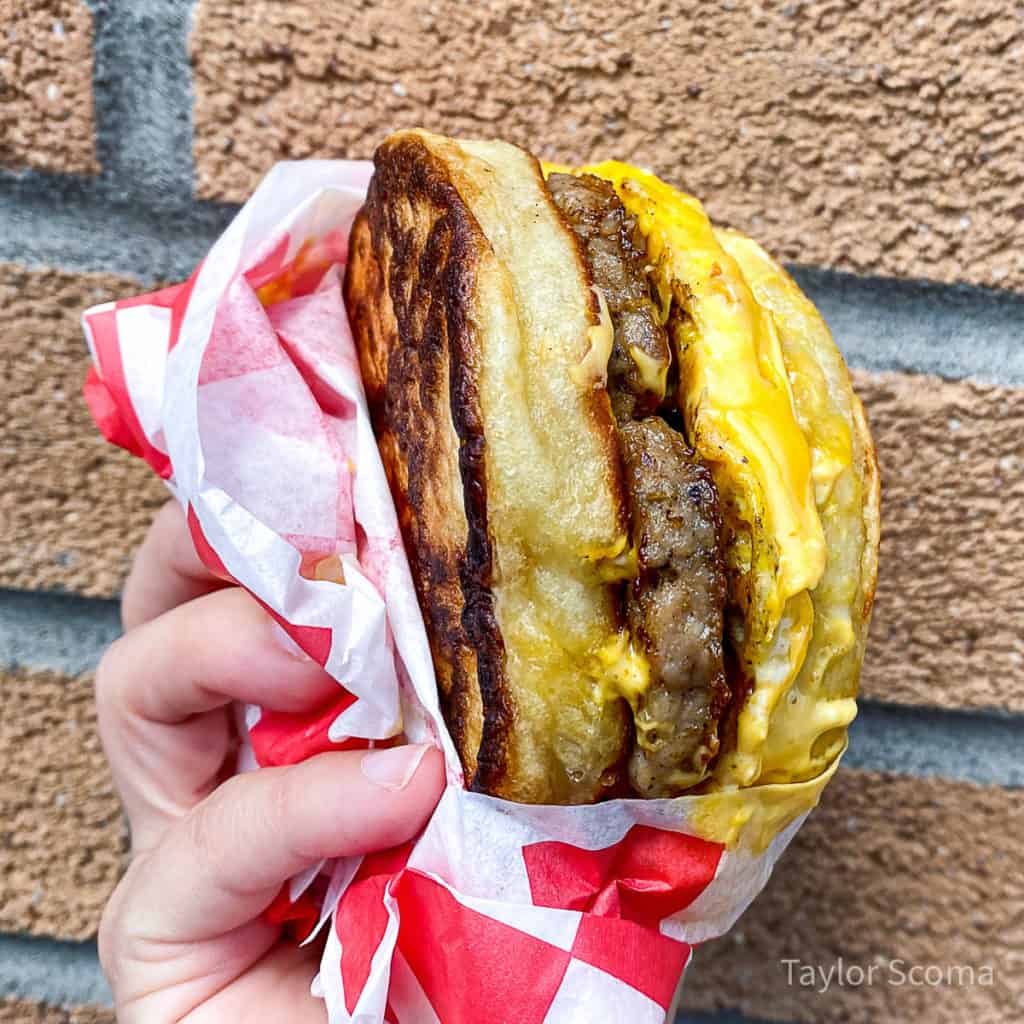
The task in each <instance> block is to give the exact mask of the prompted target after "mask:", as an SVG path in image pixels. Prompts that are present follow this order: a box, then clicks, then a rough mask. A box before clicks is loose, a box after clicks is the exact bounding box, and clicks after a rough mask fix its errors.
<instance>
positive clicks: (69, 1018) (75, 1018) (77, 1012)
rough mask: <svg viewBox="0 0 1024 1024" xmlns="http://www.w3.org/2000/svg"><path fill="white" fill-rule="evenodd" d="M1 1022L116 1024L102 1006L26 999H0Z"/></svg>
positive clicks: (112, 1012)
mask: <svg viewBox="0 0 1024 1024" xmlns="http://www.w3.org/2000/svg"><path fill="white" fill-rule="evenodd" d="M0 1024H116V1022H115V1020H114V1011H113V1010H110V1009H107V1008H106V1007H102V1006H70V1007H62V1006H47V1005H46V1004H44V1003H33V1002H29V1001H28V1000H24V999H2V1000H0Z"/></svg>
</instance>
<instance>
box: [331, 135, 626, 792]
mask: <svg viewBox="0 0 1024 1024" xmlns="http://www.w3.org/2000/svg"><path fill="white" fill-rule="evenodd" d="M375 166H376V171H375V174H374V177H373V181H372V183H371V185H370V190H369V194H368V196H367V200H366V205H365V207H364V208H363V210H362V212H361V213H360V215H359V217H358V219H357V220H356V223H355V225H354V227H353V231H352V236H351V241H350V256H349V260H350V262H349V266H348V270H347V275H346V281H345V297H346V303H347V306H348V309H349V314H350V319H351V321H352V325H353V330H354V332H355V337H356V344H357V347H358V349H359V353H360V360H361V365H362V374H363V381H364V385H365V387H366V393H367V398H368V400H369V405H370V409H371V412H372V415H373V420H374V428H375V431H376V433H377V437H378V442H379V445H380V450H381V454H382V457H383V460H384V465H385V468H386V470H387V473H388V476H389V479H390V483H391V487H392V490H393V493H394V495H395V500H396V504H397V506H398V513H399V518H400V522H401V525H402V531H403V536H404V538H405V542H406V547H407V550H408V553H409V557H410V561H411V564H412V570H413V576H414V578H415V581H416V585H417V588H418V592H419V599H420V605H421V608H422V610H423V613H424V616H425V619H426V624H427V633H428V635H429V638H430V642H431V645H432V653H433V657H434V663H435V666H436V670H437V676H438V683H439V687H440V691H441V698H442V703H443V710H444V713H445V718H446V721H447V723H448V726H449V729H450V731H451V733H452V736H453V738H454V741H455V744H456V746H457V748H458V751H459V754H460V756H461V758H462V763H463V767H464V770H465V773H466V778H467V782H468V783H469V784H470V785H472V786H473V787H474V788H477V789H481V790H484V791H486V792H488V793H491V794H494V795H497V796H502V797H506V798H509V799H512V800H518V801H525V802H545V803H577V802H586V801H591V800H595V799H597V798H599V797H600V796H601V795H602V794H604V793H606V792H610V791H614V790H615V788H616V787H617V786H618V784H619V780H620V778H621V776H622V771H623V765H624V760H625V757H626V754H627V744H628V742H629V731H628V727H627V714H628V709H627V707H626V706H625V705H624V703H623V702H622V701H621V700H619V699H607V698H606V697H604V696H602V694H601V693H600V692H599V691H598V690H597V689H596V688H595V685H594V680H593V678H591V677H590V676H588V674H587V673H586V672H585V671H581V665H582V664H584V663H585V662H586V661H587V660H588V659H589V658H591V657H592V656H593V652H594V651H595V650H597V649H599V648H601V646H602V645H603V644H605V643H606V641H607V640H608V638H609V637H612V636H614V635H615V634H616V632H617V631H618V628H619V624H618V622H617V621H616V615H617V612H616V608H615V605H614V601H613V600H612V594H611V591H610V589H609V587H608V585H607V583H606V582H605V580H604V579H602V576H601V572H600V567H599V565H598V564H597V562H595V561H593V560H588V559H587V558H585V557H581V553H585V552H598V553H600V552H605V551H612V550H614V549H615V548H616V546H617V545H618V547H619V548H620V549H621V547H622V541H623V537H624V535H625V533H626V529H627V524H626V517H625V512H624V502H623V494H622V485H621V479H620V469H619V461H618V452H617V449H616V447H615V436H614V428H613V424H612V420H611V414H610V411H609V406H608V400H607V395H606V394H605V393H604V392H603V391H602V390H601V389H600V388H595V386H594V385H595V381H596V380H597V378H599V377H600V375H601V372H602V368H601V367H600V365H599V364H598V365H597V366H596V368H595V372H594V374H592V375H591V376H589V377H588V375H587V374H586V373H580V372H579V367H580V365H581V364H583V365H584V366H585V365H586V363H585V357H586V355H587V353H588V351H589V350H590V349H591V346H592V342H593V341H594V330H595V328H596V329H597V330H598V331H599V330H600V310H599V308H598V303H597V300H596V297H595V295H594V294H593V292H592V291H591V290H590V287H589V283H588V280H587V275H586V271H585V268H584V266H583V264H582V262H581V258H580V254H579V251H578V249H577V246H576V243H575V242H574V240H573V237H572V235H571V233H570V232H569V231H568V230H567V229H566V227H565V225H564V224H563V223H562V221H561V220H560V219H559V216H558V213H557V210H556V209H555V207H554V205H553V203H552V201H551V197H550V194H549V193H548V191H547V188H546V186H545V184H544V179H543V176H542V174H541V170H540V167H539V165H538V163H537V161H536V160H534V159H533V158H532V157H530V156H529V155H528V154H526V153H525V152H523V151H522V150H520V149H518V148H516V147H514V146H511V145H507V144H504V143H500V142H494V143H466V142H460V143H456V142H454V141H451V140H448V139H444V138H441V137H439V136H436V135H431V134H428V133H426V132H419V131H410V132H401V133H399V134H396V135H393V136H391V137H390V138H389V139H388V140H387V141H386V142H385V143H384V144H383V145H382V146H381V147H380V148H379V149H378V150H377V153H376V156H375ZM606 359H607V352H605V361H606Z"/></svg>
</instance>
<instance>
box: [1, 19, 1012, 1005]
mask: <svg viewBox="0 0 1024 1024" xmlns="http://www.w3.org/2000/svg"><path fill="white" fill-rule="evenodd" d="M0 25H2V26H3V28H2V29H0V165H2V166H3V168H5V169H3V170H0V353H2V358H3V362H4V366H5V372H4V373H3V375H2V377H0V470H2V474H3V480H4V482H5V486H4V487H3V488H2V490H0V552H2V555H3V557H2V559H0V677H2V686H3V695H4V700H3V710H4V714H3V716H0V762H2V763H3V765H4V772H3V777H2V779H0V1021H7V1020H10V1021H15V1020H19V1021H21V1020H31V1021H38V1022H44V1021H45V1022H51V1021H53V1022H58V1021H59V1022H79V1024H86V1022H99V1021H109V1020H110V1019H111V1016H110V1014H109V1011H107V1010H105V1009H104V1008H103V1007H104V1005H105V1004H106V1002H107V999H108V995H107V993H106V990H105V987H104V985H103V983H102V981H101V979H100V976H99V972H98V967H97V964H96V958H95V943H94V932H95V926H96V921H97V916H98V912H99V908H100V907H101V906H102V904H103V901H104V900H105V898H106V896H107V894H108V893H109V891H110V889H111V888H112V886H113V885H114V884H115V881H116V879H117V876H118V872H119V871H120V869H121V866H122V864H123V859H124V854H125V847H124V833H123V828H122V825H121V820H120V815H119V811H118V806H117V802H116V798H115V797H114V795H113V793H112V791H111V787H110V783H109V779H108V777H107V775H106V772H105V769H104V766H103V760H102V756H101V754H100V752H99V749H98V744H97V739H96V736H95V732H94V727H93V716H92V711H91V700H90V671H91V669H92V668H94V666H95V663H96V661H97V658H98V656H99V653H100V651H101V650H102V648H103V646H104V645H105V644H106V643H108V642H109V640H110V639H111V638H112V637H113V636H115V635H116V633H117V629H118V625H117V608H116V603H115V601H114V599H115V598H116V595H117V593H118V590H119V587H120V584H121V581H122V580H123V578H124V574H125V571H126V567H127V565H128V562H129V559H130V557H131V553H132V550H133V549H134V547H135V546H136V545H137V543H138V542H139V540H140V538H141V536H142V535H143V533H144V531H145V527H146V524H147V522H148V520H149V518H150V516H151V515H152V512H153V510H154V509H155V508H156V507H157V506H158V504H159V503H160V501H161V500H162V491H161V488H160V486H159V485H158V484H157V483H156V482H155V481H154V480H152V479H151V478H150V477H149V476H148V474H147V472H146V471H144V469H143V468H142V467H141V466H140V465H136V464H134V463H133V462H132V460H131V459H129V458H128V457H126V456H123V455H122V454H120V453H118V452H115V451H114V450H112V449H110V448H108V447H106V446H105V445H103V444H102V443H101V442H100V441H99V440H98V439H97V438H96V437H95V435H94V431H93V430H92V428H91V427H90V424H89V421H88V417H87V415H86V414H85V411H84V408H83V406H82V403H81V400H80V398H79V387H80V382H81V378H82V374H83V372H84V368H85V363H86V360H85V354H84V347H83V344H82V341H81V337H80V332H79V328H78V322H77V318H78V313H79V311H80V310H81V308H82V307H83V306H85V305H87V304H90V303H93V302H96V301H100V300H102V299H104V298H108V297H113V296H116V295H122V294H125V293H126V292H131V291H135V290H139V289H142V288H144V287H148V286H151V285H153V284H156V283H158V282H162V281H167V280H172V279H178V278H181V277H183V276H184V275H186V274H187V273H188V272H189V271H190V270H191V268H192V266H193V265H194V263H195V262H196V261H197V260H198V259H199V258H200V257H201V255H202V253H203V252H204V250H205V248H206V247H207V246H208V245H209V243H210V241H211V240H212V239H213V238H215V237H216V235H217V233H218V232H219V230H220V229H221V228H222V227H223V226H224V224H226V223H227V221H228V220H229V219H230V217H231V216H232V214H233V212H234V209H235V207H234V206H233V205H232V204H235V203H237V202H239V201H240V200H242V199H243V198H244V197H245V195H246V193H247V192H248V191H249V190H250V189H251V188H252V187H253V185H254V184H255V183H256V182H257V181H258V180H259V177H260V175H261V174H262V173H263V172H264V171H265V170H267V168H269V167H270V165H271V164H272V163H273V162H274V161H275V160H276V159H280V158H292V157H304V156H351V157H356V156H358V157H365V156H368V155H370V153H371V151H372V148H373V145H374V142H375V141H376V140H377V139H378V138H379V137H380V136H381V135H383V134H384V133H385V132H386V131H388V130H389V129H391V128H393V127H396V126H399V125H410V124H424V125H427V126H429V127H432V128H436V129H441V130H445V131H448V132H451V133H459V132H463V133H476V134H487V135H490V134H500V135H503V136H505V137H508V138H511V139H513V140H515V141H518V142H522V143H525V144H528V145H530V146H531V147H532V148H533V149H534V150H536V151H538V152H539V153H541V154H543V155H546V156H558V157H562V158H564V159H567V160H578V159H585V158H588V157H597V156H612V155H615V156H620V157H622V158H625V159H630V160H634V161H637V162H641V163H645V164H648V165H650V166H652V167H653V168H654V169H656V170H658V171H659V172H661V173H663V174H664V175H666V176H667V177H668V178H670V179H672V180H674V181H677V182H679V183H682V184H685V185H686V186H687V187H689V188H691V189H693V190H694V191H696V192H698V194H700V195H702V196H703V197H704V198H705V199H706V201H707V204H708V206H709V208H710V210H711V212H712V214H713V215H715V216H716V217H718V218H720V219H721V220H722V221H725V222H729V223H733V224H735V225H737V226H739V227H742V228H746V229H748V230H750V231H751V232H752V233H754V234H756V235H757V236H758V237H759V238H760V239H762V240H763V241H764V242H765V243H766V244H767V245H768V246H769V247H771V248H773V249H774V251H775V252H777V253H778V254H780V255H781V256H782V257H783V258H785V259H786V260H788V261H789V262H790V263H791V265H794V264H795V265H798V266H797V267H796V272H797V274H798V276H799V278H800V280H801V282H802V283H803V284H804V286H805V288H806V289H807V290H808V292H809V293H810V294H811V296H812V297H813V298H814V299H815V300H816V301H817V302H818V303H819V305H820V307H821V308H822V310H823V312H824V313H825V315H826V318H827V319H828V320H829V322H830V323H831V325H832V327H833V330H834V332H835V334H836V338H837V340H838V342H839V344H840V346H841V347H842V349H843V351H844V353H845V354H846V356H847V359H848V360H849V362H850V363H851V365H852V366H853V367H854V368H855V371H856V380H857V384H858V388H859V390H860V392H861V394H862V395H863V396H864V398H865V400H866V403H867V406H868V412H869V415H870V417H871V421H872V425H873V428H874V432H875V436H876V440H877V442H878V450H879V455H880V459H881V466H882V478H883V487H884V495H883V498H884V503H885V504H884V510H885V520H884V530H883V547H882V574H881V580H880V584H879V593H878V602H877V610H876V613H875V621H874V626H873V630H872V642H871V645H870V651H869V656H868V659H867V663H866V665H865V668H864V681H863V682H864V692H865V700H864V702H863V708H862V713H861V715H860V717H859V719H858V721H857V723H856V724H855V726H854V729H853V737H852V742H851V747H850V751H849V753H848V755H847V761H846V762H845V764H844V768H843V769H842V771H841V772H840V774H839V776H838V778H837V779H836V781H835V783H834V784H833V785H832V786H831V787H830V788H829V790H828V791H827V792H826V795H825V797H824V800H823V803H822V806H821V808H820V809H819V810H818V811H817V812H816V813H815V814H814V816H813V817H812V818H811V820H810V822H809V823H808V825H807V826H806V827H805V828H804V830H803V831H802V832H801V833H800V835H799V837H798V838H797V840H796V842H795V844H794V846H793V848H792V849H791V851H789V853H788V854H787V855H786V857H785V858H784V860H783V862H782V864H781V865H780V867H779V869H778V871H777V872H776V875H775V877H774V878H773V879H772V881H771V882H770V883H769V886H768V889H767V890H766V892H765V893H764V895H763V897H762V898H761V899H760V900H759V901H758V902H757V903H756V904H755V906H754V907H753V908H752V909H751V910H750V912H749V913H748V914H747V915H746V916H745V917H744V918H743V919H742V920H741V921H740V923H739V924H738V925H737V926H736V928H735V929H734V931H733V932H732V933H731V934H730V935H729V936H728V937H727V938H725V939H723V940H720V941H718V942H716V943H713V944H710V945H708V946H707V947H705V948H702V949H701V950H700V951H699V952H698V955H697V957H696V961H695V964H694V966H693V968H692V972H691V974H690V975H689V976H688V984H687V988H686V992H685V997H684V1000H683V1003H684V1010H683V1015H682V1017H681V1020H687V1021H704V1022H711V1021H718V1022H724V1021H733V1022H741V1021H757V1020H761V1021H767V1020H773V1021H789V1022H796V1021H808V1022H812V1021H813V1022H830V1021H837V1022H838V1021H879V1022H896V1021H904V1020H909V1019H928V1020H935V1021H938V1022H946V1021H948V1022H959V1021H963V1020H968V1019H971V1020H976V1021H978V1022H979V1024H981V1022H989V1021H992V1022H995V1021H1016V1020H1018V1019H1020V1018H1021V1016H1022V1014H1024V971H1022V965H1021V950H1022V948H1024V932H1022V930H1021V921H1022V920H1024V876H1022V874H1021V871H1020V867H1019V850H1020V848H1021V843H1022V841H1024V803H1022V799H1021V789H1020V787H1021V786H1022V785H1024V756H1022V753H1021V750H1022V740H1024V717H1022V716H1024V568H1021V560H1020V558H1019V552H1020V550H1021V547H1022V543H1024V205H1022V204H1024V179H1022V173H1021V162H1020V151H1021V145H1022V144H1024V113H1022V111H1024V76H1022V75H1021V74H1020V73H1019V69H1020V67H1021V64H1022V57H1024V10H1022V9H1021V8H1020V6H1019V5H1007V4H999V3H991V4H987V3H981V4H977V3H968V2H967V0H959V2H951V3H926V2H924V0H919V2H916V0H885V2H883V3H881V4H872V5H867V4H863V5H861V4H855V3H839V2H833V0H810V2H803V3H792V4H786V5H782V4H766V5H764V6H763V7H756V8H755V7H753V6H751V5H748V4H742V3H731V2H726V3H701V4H697V3H688V4H680V3H675V4H667V3H658V2H654V0H622V2H621V3H619V4H616V5H605V4H597V3H560V4H544V3H540V2H536V0H524V2H521V3H515V4H513V3H510V2H507V0H498V2H492V3H475V4H464V3H458V2H456V0H431V2H427V0H415V2H405V3H399V2H396V0H384V2H380V3H366V2H353V3H349V4H346V5H344V6H342V5H341V4H340V3H332V2H327V3H324V2H322V0H321V2H319V3H312V2H310V0H299V2H290V3H284V2H270V0H268V2H262V3H258V4H240V3H231V2H228V0H199V3H198V5H197V6H196V7H195V9H194V10H193V8H192V5H191V4H189V3H186V2H184V0H93V2H91V3H88V4H86V3H83V2H81V0H0ZM839 957H842V958H843V960H844V961H845V962H846V964H848V965H850V964H855V965H858V966H860V967H864V968H867V967H868V966H870V965H871V964H878V965H880V966H881V967H882V968H884V971H883V972H882V973H883V976H884V977H888V978H889V979H890V980H891V978H892V974H891V967H890V966H887V965H891V964H892V962H893V961H897V962H898V961H902V962H903V963H904V965H905V969H909V967H910V966H912V965H922V966H924V965H929V964H938V965H941V966H947V965H970V966H971V967H972V968H973V969H974V970H975V971H976V972H977V973H976V977H975V984H973V985H968V984H955V983H953V984H948V983H944V984H940V985H937V986H931V985H911V984H904V985H896V984H884V983H881V982H880V983H877V984H872V985H860V986H857V985H854V984H847V985H843V986H839V985H835V984H833V985H832V986H831V987H830V988H829V990H828V991H827V992H825V993H821V992H819V991H816V990H815V989H814V988H812V987H808V986H803V985H801V984H799V983H798V980H797V979H789V978H787V967H786V965H785V964H784V962H783V961H785V960H787V959H789V960H794V959H798V960H800V961H801V962H805V963H808V962H813V963H819V964H823V965H824V966H826V967H828V966H829V965H831V964H833V963H834V962H835V961H836V960H837V958H839ZM985 966H988V967H990V968H991V970H992V972H993V978H992V983H991V984H983V983H981V982H980V981H979V980H978V979H979V978H980V977H981V974H980V972H981V969H982V968H983V967H985ZM886 971H888V972H889V973H888V974H886V973H885V972H886ZM962 977H963V975H961V979H962ZM791 980H792V983H791ZM819 987H820V986H819Z"/></svg>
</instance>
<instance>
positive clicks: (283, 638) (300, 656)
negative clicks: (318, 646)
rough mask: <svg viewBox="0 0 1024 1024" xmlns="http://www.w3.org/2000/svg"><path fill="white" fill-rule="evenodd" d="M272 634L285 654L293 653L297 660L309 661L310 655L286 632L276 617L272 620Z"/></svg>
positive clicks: (292, 655) (275, 642) (276, 643)
mask: <svg viewBox="0 0 1024 1024" xmlns="http://www.w3.org/2000/svg"><path fill="white" fill-rule="evenodd" d="M270 636H271V637H272V639H273V641H274V644H275V645H276V646H277V647H280V648H281V650H282V651H284V653H285V654H289V655H291V657H293V658H295V659H296V661H309V660H310V657H309V655H308V654H307V653H306V652H305V651H304V650H303V649H302V648H301V647H300V646H299V645H298V644H297V643H296V642H295V641H294V640H293V639H292V638H291V637H290V636H289V635H288V634H287V632H285V630H284V628H283V627H282V626H281V625H280V624H279V623H278V622H276V621H275V620H274V619H271V620H270Z"/></svg>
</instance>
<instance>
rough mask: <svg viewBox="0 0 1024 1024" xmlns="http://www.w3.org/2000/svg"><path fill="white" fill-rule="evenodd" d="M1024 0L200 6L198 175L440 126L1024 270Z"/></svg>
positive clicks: (850, 257) (851, 231)
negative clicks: (627, 163)
mask: <svg viewBox="0 0 1024 1024" xmlns="http://www.w3.org/2000/svg"><path fill="white" fill-rule="evenodd" d="M1013 6H1014V5H1009V6H1007V5H1005V4H1000V3H998V2H996V0H986V2H983V3H969V2H967V0H944V2H940V3H928V2H925V0H884V2H882V3H879V4H857V5H853V6H850V5H849V4H843V3H836V2H834V0H811V2H806V3H791V4H781V3H779V4H766V5H750V4H745V3H731V2H730V3H701V2H698V0H687V2H682V3H679V2H674V3H667V2H654V3H652V2H648V0H625V2H623V3H616V4H595V3H590V4H588V3H555V4H547V3H543V2H541V0H527V2H525V3H516V4H512V3H509V2H507V0H499V2H489V3H474V4H465V3H459V2H457V0H414V2H411V3H409V2H404V0H385V2H383V3H368V2H362V3H349V4H346V5H345V12H344V16H339V14H338V10H337V8H336V7H334V6H333V5H331V4H323V3H314V2H311V0H299V2H296V3H289V4H282V3H262V4H250V5H238V4H235V3H232V2H230V0H200V2H199V5H198V9H197V17H196V22H195V27H194V30H193V33H192V37H191V51H192V62H193V67H194V78H195V96H196V100H195V133H196V134H195V143H194V150H195V156H196V163H197V173H198V191H199V193H200V194H201V195H203V196H206V197H209V198H217V199H232V200H241V199H244V198H245V197H246V195H247V194H248V192H249V191H251V189H252V188H253V186H254V185H255V184H256V182H257V181H258V180H259V177H260V176H261V175H262V173H263V172H264V171H266V170H267V168H269V167H270V165H271V164H272V163H273V162H274V161H275V160H277V159H282V158H293V157H294V158H297V157H307V156H334V157H340V156H358V157H365V156H369V155H370V154H371V152H372V151H373V148H374V146H375V145H376V144H377V142H379V141H380V139H381V138H382V137H383V136H384V135H385V134H387V133H388V132H389V131H391V130H392V129H394V128H397V127H410V126H414V125H424V126H426V127H429V128H432V129H434V130H439V131H443V132H445V133H447V134H451V135H458V134H465V135H483V136H491V137H493V136H499V137H503V138H507V139H509V140H511V141H514V142H518V143H520V144H521V145H525V146H527V147H529V148H532V149H533V150H534V151H535V152H537V153H538V154H540V155H543V156H547V157H560V158H563V159H565V160H568V161H579V160H584V159H587V158H607V157H620V158H623V159H628V160H633V161H635V162H638V163H640V164H643V165H647V166H650V167H652V168H653V169H655V170H657V171H659V172H661V173H662V174H664V175H666V176H667V177H668V178H669V179H670V180H671V181H673V182H676V183H678V184H682V185H684V186H686V187H687V188H688V189H690V190H692V191H693V192H695V193H696V194H697V195H698V196H700V197H701V198H702V199H704V200H705V202H706V203H707V206H708V208H709V210H710V212H711V214H712V215H713V216H714V217H715V218H717V219H719V220H721V221H723V222H728V223H732V224H734V225H736V226H739V227H742V228H745V229H748V230H749V231H750V232H751V233H753V234H754V235H756V236H757V237H758V238H759V239H760V240H761V241H762V242H763V243H765V244H766V245H767V246H768V247H769V248H770V249H772V250H773V251H774V252H776V253H777V254H778V255H779V256H780V257H782V258H783V259H786V260H792V261H797V262H800V263H806V264H826V265H831V266H837V267H842V268H845V269H849V270H854V271H858V272H870V273H883V274H891V275H906V276H913V277H925V278H933V279H937V280H941V281H952V280H960V281H971V282H976V283H979V284H990V285H997V286H1010V287H1016V288H1020V287H1024V216H1021V185H1022V178H1021V161H1020V151H1021V146H1022V144H1024V113H1022V111H1024V75H1021V74H1020V73H1019V70H1020V66H1021V61H1022V57H1024V21H1022V19H1021V18H1020V11H1019V8H1015V13H1014V11H1012V10H1011V9H1010V8H1011V7H1013Z"/></svg>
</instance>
